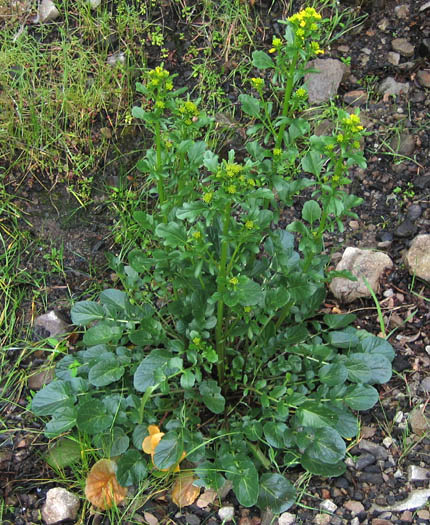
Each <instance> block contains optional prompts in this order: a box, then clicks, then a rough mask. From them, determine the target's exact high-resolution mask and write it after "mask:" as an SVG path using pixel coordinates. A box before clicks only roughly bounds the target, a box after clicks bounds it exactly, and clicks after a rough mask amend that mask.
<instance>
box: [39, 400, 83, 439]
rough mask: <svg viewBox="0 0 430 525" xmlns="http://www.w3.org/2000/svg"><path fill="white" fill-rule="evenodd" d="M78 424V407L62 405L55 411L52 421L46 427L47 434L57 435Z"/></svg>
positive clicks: (50, 435)
mask: <svg viewBox="0 0 430 525" xmlns="http://www.w3.org/2000/svg"><path fill="white" fill-rule="evenodd" d="M75 425H76V408H75V407H62V408H59V409H58V410H56V411H55V414H54V415H53V416H52V419H51V421H49V423H48V424H47V425H46V427H45V436H47V437H49V438H53V437H57V436H59V435H60V434H63V433H64V432H67V431H68V430H70V429H71V428H73V427H74V426H75Z"/></svg>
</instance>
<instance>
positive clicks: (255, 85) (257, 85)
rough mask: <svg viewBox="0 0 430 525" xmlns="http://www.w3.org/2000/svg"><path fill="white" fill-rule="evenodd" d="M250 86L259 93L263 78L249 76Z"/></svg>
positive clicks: (262, 85)
mask: <svg viewBox="0 0 430 525" xmlns="http://www.w3.org/2000/svg"><path fill="white" fill-rule="evenodd" d="M250 82H251V86H252V87H253V88H254V89H255V90H257V91H258V92H259V93H260V92H261V91H262V90H263V87H264V80H263V79H262V78H251V80H250Z"/></svg>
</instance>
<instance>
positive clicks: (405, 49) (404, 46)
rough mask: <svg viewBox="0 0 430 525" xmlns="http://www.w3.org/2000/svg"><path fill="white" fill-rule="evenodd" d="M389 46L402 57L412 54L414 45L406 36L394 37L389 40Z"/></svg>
mask: <svg viewBox="0 0 430 525" xmlns="http://www.w3.org/2000/svg"><path fill="white" fill-rule="evenodd" d="M391 46H392V48H393V49H394V51H397V53H400V54H401V55H402V56H404V57H412V56H414V52H415V47H414V46H413V45H412V44H411V43H410V42H409V40H406V38H395V39H394V40H392V41H391Z"/></svg>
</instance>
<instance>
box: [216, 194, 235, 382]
mask: <svg viewBox="0 0 430 525" xmlns="http://www.w3.org/2000/svg"><path fill="white" fill-rule="evenodd" d="M230 208H231V203H229V204H228V205H227V208H226V210H225V213H224V224H223V232H222V233H223V235H222V241H221V258H220V263H219V272H218V289H217V291H218V293H219V294H220V295H222V294H223V293H224V291H225V284H226V283H225V280H226V277H227V255H228V241H227V239H226V237H227V234H228V229H229V226H230ZM223 321H224V301H223V300H222V298H220V299H218V304H217V324H216V329H215V340H216V353H217V355H218V364H217V369H218V382H219V385H220V386H221V388H222V387H223V385H224V378H225V362H224V361H225V337H224V334H223Z"/></svg>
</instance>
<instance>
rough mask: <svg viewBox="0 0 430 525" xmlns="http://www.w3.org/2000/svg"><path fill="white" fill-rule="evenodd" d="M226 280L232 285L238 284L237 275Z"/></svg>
mask: <svg viewBox="0 0 430 525" xmlns="http://www.w3.org/2000/svg"><path fill="white" fill-rule="evenodd" d="M228 282H229V283H230V284H232V285H233V286H237V285H238V284H239V279H238V278H237V277H232V278H231V279H230V280H229V281H228Z"/></svg>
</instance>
